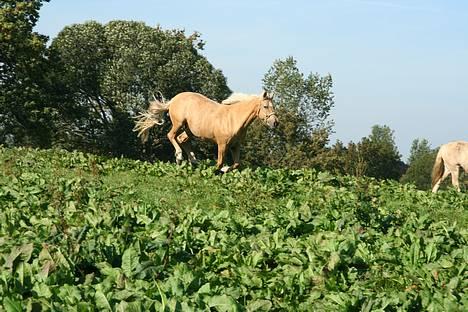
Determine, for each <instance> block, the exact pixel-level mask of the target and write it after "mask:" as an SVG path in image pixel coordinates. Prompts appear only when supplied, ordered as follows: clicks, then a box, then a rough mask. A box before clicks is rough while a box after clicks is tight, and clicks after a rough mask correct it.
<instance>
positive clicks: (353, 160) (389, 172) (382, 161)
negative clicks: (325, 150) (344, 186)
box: [332, 125, 405, 180]
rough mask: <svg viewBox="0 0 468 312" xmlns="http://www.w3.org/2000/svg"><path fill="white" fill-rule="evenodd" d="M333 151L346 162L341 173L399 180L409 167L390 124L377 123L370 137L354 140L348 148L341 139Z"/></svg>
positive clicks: (342, 161)
mask: <svg viewBox="0 0 468 312" xmlns="http://www.w3.org/2000/svg"><path fill="white" fill-rule="evenodd" d="M332 154H335V157H336V158H337V159H338V163H341V164H342V167H341V168H342V171H341V173H345V174H350V175H354V176H358V177H361V176H368V177H373V178H377V179H393V180H398V179H399V178H400V177H401V175H402V174H403V171H404V169H405V168H404V167H405V165H404V163H403V162H402V161H401V155H400V154H399V152H398V149H397V147H396V144H395V140H394V137H393V130H391V129H390V128H389V127H388V126H379V125H375V126H373V127H372V132H371V134H370V135H369V136H367V137H364V138H362V140H361V141H360V142H358V143H353V142H350V143H349V144H348V146H347V147H346V148H344V146H343V144H342V143H341V142H337V144H336V145H335V146H334V147H333V148H332Z"/></svg>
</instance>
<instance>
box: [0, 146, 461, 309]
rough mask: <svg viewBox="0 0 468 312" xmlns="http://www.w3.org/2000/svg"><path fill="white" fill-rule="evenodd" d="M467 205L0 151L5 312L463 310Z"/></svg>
mask: <svg viewBox="0 0 468 312" xmlns="http://www.w3.org/2000/svg"><path fill="white" fill-rule="evenodd" d="M467 210H468V195H467V194H466V193H457V192H455V191H453V190H452V189H449V190H447V191H442V192H439V193H437V194H432V193H430V192H429V191H419V190H416V188H415V187H414V186H412V185H403V184H399V183H397V182H390V181H383V182H380V181H376V180H373V179H367V178H366V179H357V178H354V177H348V176H333V175H330V174H328V173H326V172H316V171H314V170H286V169H284V170H270V169H257V170H251V169H248V168H246V169H243V170H241V171H236V172H232V173H228V174H224V175H215V174H214V168H213V166H212V165H211V164H209V163H201V164H200V165H199V166H197V167H191V166H189V165H187V164H183V165H181V166H176V165H174V164H168V163H154V164H150V163H145V162H141V161H134V160H128V159H116V158H103V157H98V156H95V155H88V154H84V153H80V152H66V151H62V150H34V149H26V148H16V149H8V148H2V147H0V311H3V310H4V311H98V310H99V311H467V310H468V295H467V289H468V278H467V265H468V244H467V238H468V233H467V225H468V212H467Z"/></svg>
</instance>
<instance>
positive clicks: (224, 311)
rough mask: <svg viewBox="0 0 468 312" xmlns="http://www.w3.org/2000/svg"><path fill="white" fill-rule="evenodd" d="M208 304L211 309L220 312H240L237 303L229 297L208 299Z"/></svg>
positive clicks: (222, 296)
mask: <svg viewBox="0 0 468 312" xmlns="http://www.w3.org/2000/svg"><path fill="white" fill-rule="evenodd" d="M207 304H208V306H209V307H210V308H216V310H217V311H220V312H228V311H239V310H240V309H239V306H238V304H237V303H236V301H235V300H234V299H233V298H232V297H230V296H227V295H221V296H213V297H210V298H208V301H207Z"/></svg>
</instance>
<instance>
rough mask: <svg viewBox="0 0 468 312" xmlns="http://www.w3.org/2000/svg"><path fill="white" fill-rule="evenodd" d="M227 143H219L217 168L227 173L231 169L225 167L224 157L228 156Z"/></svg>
mask: <svg viewBox="0 0 468 312" xmlns="http://www.w3.org/2000/svg"><path fill="white" fill-rule="evenodd" d="M226 147H227V144H226V143H218V161H217V163H216V169H217V171H220V172H223V173H226V172H228V171H229V167H228V166H227V168H225V167H223V164H224V157H225V156H226Z"/></svg>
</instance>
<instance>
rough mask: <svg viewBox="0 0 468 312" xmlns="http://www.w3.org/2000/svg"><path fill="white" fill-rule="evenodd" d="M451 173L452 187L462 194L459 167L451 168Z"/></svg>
mask: <svg viewBox="0 0 468 312" xmlns="http://www.w3.org/2000/svg"><path fill="white" fill-rule="evenodd" d="M450 173H451V174H452V185H453V186H454V187H455V188H456V189H457V191H458V192H460V191H461V190H460V184H459V182H458V175H459V173H460V169H459V168H458V166H453V167H451V168H450Z"/></svg>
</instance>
